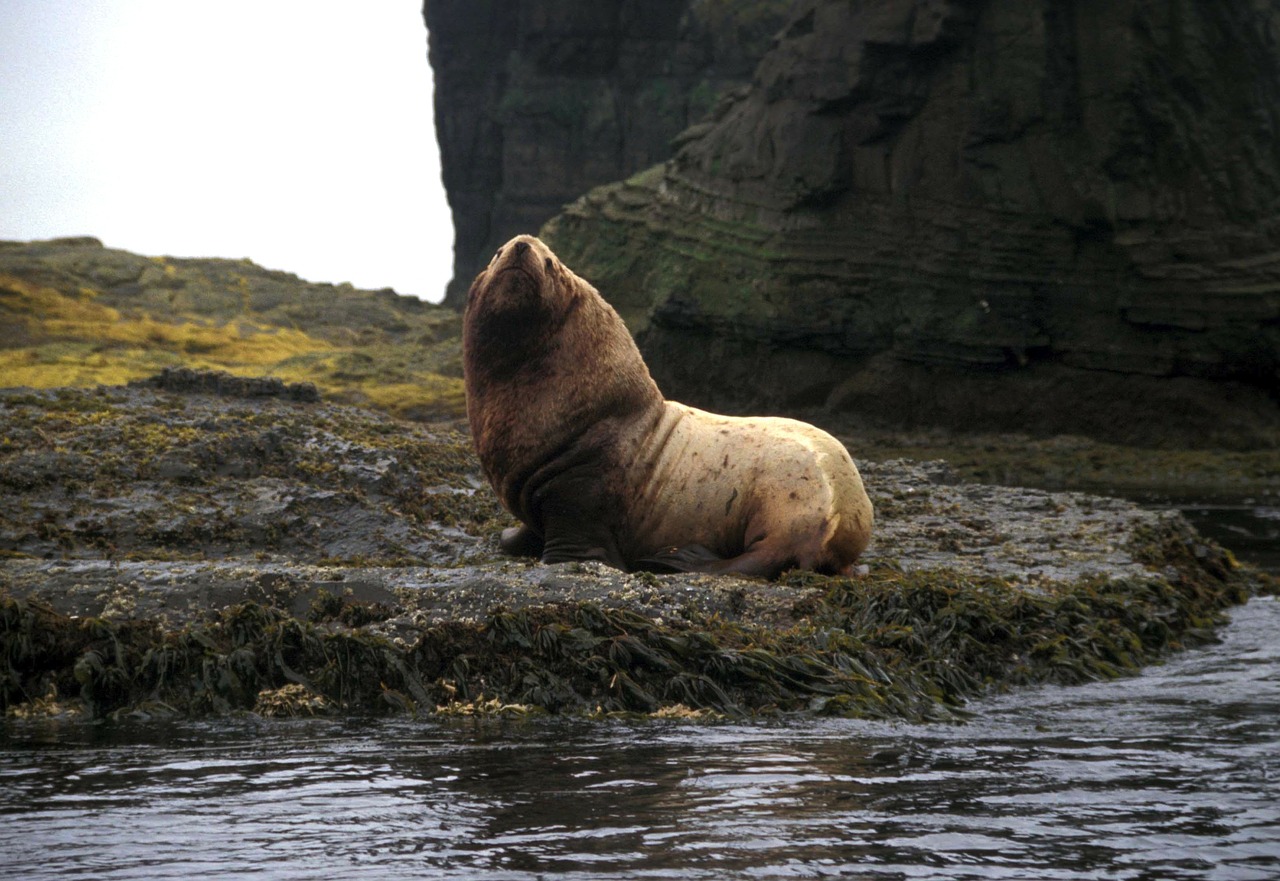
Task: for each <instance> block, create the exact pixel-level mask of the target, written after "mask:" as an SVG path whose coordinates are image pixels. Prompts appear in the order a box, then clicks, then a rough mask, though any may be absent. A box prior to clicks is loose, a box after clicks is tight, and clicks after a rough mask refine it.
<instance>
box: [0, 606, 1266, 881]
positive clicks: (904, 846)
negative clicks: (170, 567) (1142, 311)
mask: <svg viewBox="0 0 1280 881" xmlns="http://www.w3.org/2000/svg"><path fill="white" fill-rule="evenodd" d="M1278 634H1280V602H1277V601H1276V600H1274V599H1257V600H1254V601H1252V602H1250V603H1249V604H1248V605H1247V606H1245V607H1243V608H1242V609H1239V610H1237V612H1236V613H1235V616H1234V618H1233V622H1232V624H1231V626H1230V627H1229V628H1228V629H1227V630H1226V631H1225V632H1224V636H1225V640H1224V642H1223V643H1222V644H1220V645H1216V646H1212V647H1210V648H1208V649H1205V650H1198V651H1194V652H1188V653H1186V654H1184V655H1181V656H1179V657H1177V658H1175V659H1174V660H1172V661H1171V662H1170V663H1169V664H1167V665H1166V666H1164V667H1157V668H1153V669H1152V670H1150V671H1149V672H1148V673H1147V674H1146V675H1143V676H1140V677H1136V678H1133V679H1127V680H1121V681H1117V682H1111V683H1099V684H1096V685H1090V686H1083V687H1074V688H1048V689H1043V690H1034V691H1021V692H1018V693H1016V694H1013V695H1008V696H1003V697H996V698H993V699H990V700H987V701H984V702H983V703H982V704H981V706H980V707H977V709H979V717H978V719H977V721H975V722H972V723H969V724H967V725H963V726H953V727H942V726H931V727H930V726H911V725H890V724H879V723H863V722H836V721H823V722H818V721H813V720H807V719H797V720H793V721H790V722H786V723H781V724H777V723H775V724H769V725H721V726H703V727H698V726H686V725H680V724H675V723H658V722H654V723H640V724H622V723H618V724H604V725H600V724H589V723H584V722H563V721H542V722H534V723H511V724H505V725H504V724H501V723H484V724H481V723H466V722H463V723H448V724H446V723H441V722H438V721H428V722H405V721H400V722H362V723H357V722H343V723H337V722H323V721H322V722H299V723H252V722H238V723H225V722H224V723H217V724H208V725H203V724H202V725H195V724H191V725H182V726H175V727H173V728H169V729H164V730H157V728H156V727H155V726H154V725H152V726H149V727H145V728H138V729H130V728H121V727H118V726H117V727H110V728H108V727H100V728H89V727H83V726H81V727H64V728H57V727H48V726H43V727H42V726H36V725H22V726H19V727H13V726H12V725H11V726H10V727H9V728H8V729H7V730H5V729H0V854H3V855H4V856H3V860H2V861H0V876H3V877H13V878H73V877H81V878H95V879H97V878H103V879H109V878H121V879H123V878H129V879H135V878H184V879H189V878H190V877H191V876H193V875H197V874H198V875H204V876H207V877H211V878H216V877H254V876H256V877H272V878H325V879H335V878H379V879H383V878H388V879H395V878H423V877H444V878H455V877H456V878H463V877H465V878H492V879H508V878H510V879H514V878H535V877H540V876H544V875H552V874H554V875H556V876H568V877H578V878H583V879H587V878H623V877H625V878H636V877H657V878H708V879H709V878H725V877H743V878H768V877H798V878H808V877H837V876H838V877H845V878H848V877H853V878H876V879H880V878H938V879H944V878H945V879H955V878H1018V879H1023V878H1073V879H1074V878H1100V879H1102V878H1105V879H1181V878H1205V879H1218V878H1221V879H1275V878H1280V637H1278V636H1277V635H1278Z"/></svg>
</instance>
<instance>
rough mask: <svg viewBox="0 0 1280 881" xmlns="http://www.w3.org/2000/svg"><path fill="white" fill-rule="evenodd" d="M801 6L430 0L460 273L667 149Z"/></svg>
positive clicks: (781, 0) (459, 291)
mask: <svg viewBox="0 0 1280 881" xmlns="http://www.w3.org/2000/svg"><path fill="white" fill-rule="evenodd" d="M795 6H796V2H795V0H754V2H742V0H606V2H600V0H593V2H575V0H557V2H536V0H503V2H496V0H427V2H426V3H425V4H424V14H425V18H426V22H427V27H428V30H429V33H430V52H431V65H432V68H433V69H434V72H435V81H436V102H435V116H436V132H437V137H438V138H439V141H440V155H441V161H442V164H443V167H444V182H445V189H446V191H447V192H448V196H449V204H450V205H451V206H452V209H453V221H454V229H455V231H456V236H457V238H456V241H455V247H454V279H453V282H452V283H451V284H450V286H449V291H448V294H447V296H446V299H445V302H446V303H448V304H451V305H455V306H459V305H461V298H462V296H463V295H465V293H466V290H467V286H468V285H469V284H470V283H471V279H472V278H474V277H475V274H476V273H477V272H478V271H479V269H480V267H482V266H483V265H484V264H485V263H487V262H488V260H489V256H490V255H491V254H492V252H493V251H494V250H495V249H496V248H497V247H498V245H500V244H502V243H503V242H505V241H506V240H507V239H509V238H510V237H511V236H513V235H516V234H517V233H522V232H533V231H536V230H537V229H538V228H539V227H540V226H542V224H543V223H545V222H546V221H547V220H548V219H550V218H551V217H552V216H553V215H554V214H556V213H558V212H559V211H560V209H561V208H562V207H563V206H564V205H565V204H566V203H568V202H571V201H573V200H574V199H576V198H577V197H578V196H580V195H581V194H582V193H584V192H586V191H587V190H588V189H590V188H591V187H594V186H597V185H599V184H604V183H608V182H609V181H614V180H618V179H620V178H624V177H627V176H628V175H630V174H632V173H634V172H636V171H639V170H640V169H642V168H646V167H648V166H650V165H653V164H654V163H655V162H660V161H662V160H664V159H666V158H668V157H669V156H670V155H671V143H670V142H671V139H672V138H673V137H675V136H676V135H677V134H679V133H680V132H681V131H682V130H684V129H685V128H686V127H687V126H689V125H690V124H691V123H693V122H696V121H697V120H699V119H700V118H701V117H702V116H703V115H705V114H706V112H707V111H708V110H709V109H710V108H711V106H712V104H713V103H714V102H715V100H716V99H717V98H718V97H719V96H720V95H721V94H722V93H724V92H725V91H727V90H730V89H732V88H734V87H737V86H741V85H743V84H745V83H746V82H747V81H748V80H749V79H750V76H751V71H752V70H753V69H754V67H755V64H756V62H757V61H758V60H759V59H760V57H761V55H763V54H764V51H765V49H766V48H767V46H768V44H769V41H770V39H771V38H772V37H773V35H774V34H775V32H776V31H777V30H778V29H779V28H780V27H781V26H782V25H783V24H784V23H785V22H786V20H787V18H788V16H789V14H790V12H791V11H792V9H793V8H794V7H795Z"/></svg>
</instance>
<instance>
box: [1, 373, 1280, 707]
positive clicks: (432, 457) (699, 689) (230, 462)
mask: <svg viewBox="0 0 1280 881" xmlns="http://www.w3.org/2000/svg"><path fill="white" fill-rule="evenodd" d="M215 380H216V377H213V378H211V377H210V375H207V374H193V373H189V372H182V371H170V372H169V373H167V374H165V375H164V376H163V377H161V378H160V379H157V380H153V381H150V382H147V383H138V384H135V385H133V386H130V387H98V388H93V389H56V390H45V391H32V390H29V389H11V390H5V391H0V424H3V428H4V431H3V441H0V489H2V490H3V495H4V496H5V497H6V499H8V500H9V504H7V505H5V506H4V508H3V510H0V646H2V647H3V650H2V651H0V658H2V659H4V661H3V662H4V668H2V669H0V701H3V704H4V707H5V710H6V713H7V715H8V716H10V717H15V716H29V715H33V714H71V715H77V716H81V717H85V718H99V717H107V716H117V717H118V716H121V715H131V714H132V715H139V716H146V717H152V716H157V715H159V716H168V715H204V714H211V713H212V714H225V713H235V712H256V713H260V714H263V715H281V714H299V713H318V712H323V713H351V714H369V713H379V714H380V713H405V712H412V713H430V712H445V713H475V712H511V713H522V714H525V713H536V712H554V713H579V714H602V715H608V714H614V713H641V714H655V713H656V714H680V715H689V714H692V715H733V716H738V715H760V714H772V713H783V712H796V711H803V712H812V713H823V714H837V715H853V716H870V717H881V718H906V719H943V718H956V717H957V716H958V715H963V713H964V710H963V706H964V702H965V700H966V699H968V698H970V697H973V696H976V695H978V694H981V693H982V692H983V691H985V690H987V689H991V688H1005V687H1011V686H1016V685H1022V684H1029V683H1035V682H1066V683H1070V682H1079V681H1084V680H1088V679H1093V678H1098V677H1108V676H1114V675H1118V674H1121V673H1125V672H1129V671H1132V670H1135V669H1137V668H1138V667H1140V666H1141V665H1143V664H1145V663H1149V662H1150V661H1152V660H1154V659H1156V658H1158V657H1159V656H1160V655H1162V654H1163V653H1166V652H1168V651H1172V650H1176V649H1178V648H1180V647H1183V646H1186V645H1189V644H1193V643H1195V642H1197V641H1201V640H1205V639H1210V638H1212V633H1213V628H1214V626H1215V624H1216V623H1217V622H1218V621H1219V620H1220V616H1221V613H1222V611H1223V610H1224V609H1226V608H1227V607H1229V606H1230V605H1232V604H1235V603H1239V602H1242V601H1243V600H1244V599H1246V598H1247V596H1248V595H1250V594H1251V593H1253V592H1257V591H1267V590H1271V589H1273V588H1272V586H1271V585H1272V584H1273V582H1272V581H1271V580H1270V579H1268V578H1267V577H1266V576H1264V575H1262V574H1261V573H1258V572H1256V571H1254V570H1252V569H1251V568H1249V567H1247V566H1242V565H1241V564H1239V563H1238V562H1237V561H1236V560H1235V559H1234V558H1233V557H1232V556H1231V555H1230V554H1229V553H1228V552H1226V551H1223V550H1222V549H1221V548H1219V547H1218V546H1216V545H1214V544H1213V543H1212V542H1209V541H1207V540H1205V539H1203V538H1201V537H1200V536H1199V535H1197V534H1196V533H1195V531H1194V530H1193V529H1192V528H1191V527H1190V526H1189V525H1188V524H1187V523H1186V522H1185V521H1184V520H1183V519H1182V518H1181V517H1179V516H1177V515H1174V514H1169V513H1158V512H1153V511H1149V510H1144V509H1142V508H1140V507H1137V506H1135V505H1132V504H1130V503H1127V502H1123V501H1117V500H1114V499H1104V498H1099V497H1094V496H1088V495H1083V494H1079V493H1062V492H1057V493H1055V492H1045V491H1042V490H1033V489H1019V488H1011V487H997V486H991V485H983V484H973V483H962V482H960V481H958V480H957V478H956V475H955V473H954V472H952V471H951V470H950V469H949V468H948V467H947V466H945V465H944V464H942V463H938V462H933V463H918V462H911V461H907V460H902V459H892V460H886V461H879V462H875V461H866V462H865V464H864V468H863V470H864V475H865V477H866V480H867V484H868V488H869V490H870V492H871V494H872V497H873V501H874V503H875V505H876V508H877V515H878V524H877V535H876V539H875V542H874V544H873V546H872V549H871V551H870V552H869V554H868V557H867V559H866V562H867V563H868V564H869V567H870V573H869V574H868V575H867V576H865V577H863V578H859V579H852V580H850V579H838V578H826V577H819V576H815V575H812V574H808V573H791V574H790V575H788V576H785V577H784V578H783V579H781V580H780V581H778V582H761V581H755V580H747V579H736V578H714V577H707V576H687V575H664V576H655V575H651V574H647V573H638V574H627V573H622V572H618V571H615V570H611V569H607V568H604V567H601V566H597V565H592V564H567V565H559V566H543V565H541V564H538V563H533V562H527V561H522V560H512V559H509V558H504V557H502V556H501V555H499V554H498V553H497V551H496V544H495V542H494V536H495V535H496V533H497V531H498V530H499V529H500V528H501V527H502V526H503V525H506V524H507V522H508V521H507V519H506V515H504V514H503V512H502V511H501V510H500V509H499V508H498V507H497V505H496V503H495V502H494V501H493V499H492V494H491V493H490V492H489V490H488V488H487V487H486V486H484V485H483V484H482V483H481V481H480V479H479V477H478V474H477V466H476V463H475V461H474V458H473V457H472V454H471V452H470V447H469V441H468V438H467V437H466V436H465V434H463V433H462V432H460V431H459V430H458V427H457V426H454V425H451V424H448V423H441V424H436V425H426V424H421V423H412V422H406V421H400V420H395V419H392V418H389V417H387V416H383V415H380V414H377V413H373V412H370V411H366V410H361V409H357V408H353V407H346V406H339V405H334V404H329V403H326V402H324V401H321V400H316V396H315V395H314V394H313V392H314V390H311V391H308V390H307V389H306V387H305V386H290V385H286V384H284V383H272V382H270V381H266V382H265V383H260V384H255V383H252V382H246V381H243V380H238V381H231V380H230V379H228V381H227V382H226V383H221V384H220V383H219V382H217V381H215ZM855 455H859V454H858V452H857V451H856V450H855Z"/></svg>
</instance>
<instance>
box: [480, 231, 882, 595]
mask: <svg viewBox="0 0 1280 881" xmlns="http://www.w3.org/2000/svg"><path fill="white" fill-rule="evenodd" d="M462 350H463V370H464V374H465V379H466V391H467V417H468V420H469V421H470V423H471V434H472V437H473V438H474V440H475V445H476V451H477V452H478V453H479V456H480V464H481V466H482V467H483V469H484V473H485V476H486V477H487V478H488V479H489V482H490V483H491V484H492V485H493V488H494V490H495V491H496V492H497V494H498V498H499V499H501V501H502V503H503V505H505V506H506V508H507V510H509V511H510V512H511V513H512V514H514V515H515V516H516V517H517V518H518V519H519V520H520V521H521V523H522V524H523V525H522V526H519V527H513V528H511V529H508V530H505V531H504V532H503V535H502V539H501V542H500V544H501V546H502V548H503V550H505V551H507V552H508V553H513V554H528V555H533V556H540V557H541V558H542V561H543V562H544V563H561V562H566V561H570V560H599V561H601V562H603V563H607V564H608V565H610V566H614V567H616V568H619V569H624V570H628V571H630V570H636V569H643V570H650V571H659V572H670V571H698V572H733V573H739V574H743V575H757V576H763V577H766V578H773V577H776V576H777V575H778V574H779V573H781V572H782V571H783V570H785V569H789V568H802V569H812V570H815V571H817V572H822V573H844V574H849V573H851V572H852V569H853V564H854V562H855V561H856V560H857V559H858V556H859V555H860V554H861V553H862V551H863V550H864V549H865V548H866V546H867V542H868V541H869V540H870V537H871V523H872V511H871V501H870V500H869V499H868V498H867V493H866V490H865V489H864V488H863V485H862V478H861V476H860V475H859V474H858V469H857V466H855V465H854V464H853V460H852V459H851V458H850V457H849V453H848V452H847V451H846V450H845V448H844V446H843V445H841V443H840V442H839V441H837V440H836V439H835V438H833V437H832V436H831V435H829V434H827V433H826V432H825V431H822V430H821V429H818V428H815V427H814V426H812V425H808V424H806V423H803V422H797V421H796V420H793V419H780V418H772V417H760V418H739V417H733V416H719V415H716V414H714V413H707V412H704V411H702V410H697V409H695V408H693V407H687V406H685V405H683V404H677V403H675V402H673V401H665V400H663V397H662V394H661V392H659V391H658V386H657V384H656V383H655V382H654V381H653V379H652V378H651V377H650V375H649V369H648V367H646V366H645V363H644V359H643V358H642V357H641V356H640V350H639V349H638V348H637V347H636V344H635V341H634V340H633V339H632V338H631V334H630V333H629V332H628V331H627V328H626V326H625V325H624V324H623V323H622V319H621V318H619V317H618V314H617V313H616V312H615V311H614V310H613V307H612V306H610V305H609V304H608V303H606V302H605V300H604V298H603V297H601V296H600V294H599V293H597V292H596V289H595V288H593V287H592V286H591V285H590V284H588V283H587V282H586V281H584V280H583V279H581V278H579V277H578V276H577V275H575V274H574V273H573V272H571V271H570V270H569V269H568V268H567V267H566V266H565V265H564V264H563V263H561V262H560V260H559V259H558V258H557V257H556V256H555V254H553V253H552V252H551V250H550V249H549V248H548V247H547V246H546V245H545V244H543V243H542V242H541V241H540V240H539V239H537V238H535V237H533V236H517V237H515V238H514V239H512V240H511V241H510V242H508V243H507V244H505V245H504V246H503V247H502V248H501V249H500V250H499V251H498V253H497V254H496V255H494V258H493V260H492V261H490V263H489V265H488V266H487V267H486V268H485V269H484V270H483V271H482V272H481V273H480V274H479V275H478V276H477V277H476V280H475V281H474V282H473V283H472V285H471V289H470V291H469V293H468V294H467V305H466V312H465V314H464V318H463V349H462Z"/></svg>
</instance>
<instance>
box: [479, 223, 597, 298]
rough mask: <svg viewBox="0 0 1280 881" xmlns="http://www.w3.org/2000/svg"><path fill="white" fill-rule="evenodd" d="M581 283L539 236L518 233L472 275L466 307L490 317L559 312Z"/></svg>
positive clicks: (573, 295)
mask: <svg viewBox="0 0 1280 881" xmlns="http://www.w3.org/2000/svg"><path fill="white" fill-rule="evenodd" d="M584 284H585V282H583V281H582V279H580V278H578V277H577V276H576V275H574V274H573V273H572V272H571V271H570V270H569V268H568V267H566V266H565V265H564V264H563V263H561V262H560V259H559V258H558V257H556V255H555V254H554V253H552V251H551V249H550V248H548V247H547V246H546V245H545V244H544V243H543V242H542V240H541V239H539V238H538V237H537V236H530V235H519V236H516V237H515V238H513V239H511V241H509V242H507V243H506V244H505V245H503V246H502V247H501V248H499V249H498V251H497V253H496V254H494V255H493V259H492V260H490V261H489V265H488V266H486V267H485V268H484V269H482V270H481V271H480V274H479V275H477V276H476V279H475V281H474V282H472V284H471V290H470V291H469V292H468V293H467V310H468V311H477V312H484V313H485V314H487V315H490V316H494V317H496V316H502V315H506V316H511V317H514V316H517V315H522V316H527V317H530V318H532V317H535V316H541V317H544V318H545V317H549V316H555V315H562V314H564V313H565V312H566V311H568V310H569V309H570V307H571V306H572V305H573V301H574V299H575V298H576V297H577V296H578V295H579V294H580V291H581V288H582V286H583V285H584Z"/></svg>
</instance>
